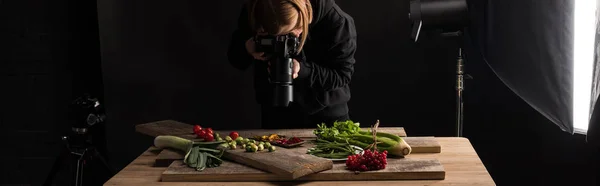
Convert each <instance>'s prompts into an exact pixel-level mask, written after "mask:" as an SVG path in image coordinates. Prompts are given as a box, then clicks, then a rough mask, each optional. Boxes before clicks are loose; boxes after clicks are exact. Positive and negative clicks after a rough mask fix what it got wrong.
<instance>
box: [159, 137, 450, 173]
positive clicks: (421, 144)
mask: <svg viewBox="0 0 600 186" xmlns="http://www.w3.org/2000/svg"><path fill="white" fill-rule="evenodd" d="M305 139H306V138H305ZM403 139H404V140H406V142H407V143H408V144H409V145H410V146H411V148H412V152H411V153H439V152H441V146H440V144H439V143H438V142H437V140H435V138H434V137H404V138H403ZM278 149H285V148H283V147H278ZM183 157H184V155H183V154H180V153H178V152H175V151H171V150H169V149H165V150H163V151H161V152H160V153H159V154H158V156H156V161H155V163H154V166H156V167H167V166H169V165H171V163H173V162H174V161H176V160H183ZM408 157H410V155H408Z"/></svg>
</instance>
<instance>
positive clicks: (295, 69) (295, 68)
mask: <svg viewBox="0 0 600 186" xmlns="http://www.w3.org/2000/svg"><path fill="white" fill-rule="evenodd" d="M293 61H294V66H292V78H293V79H296V78H297V77H298V72H300V63H299V62H298V61H297V60H296V59H293ZM268 64H269V67H271V62H269V63H268ZM267 71H268V72H269V73H271V71H270V70H269V68H268V67H267Z"/></svg>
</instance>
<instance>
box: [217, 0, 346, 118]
mask: <svg viewBox="0 0 600 186" xmlns="http://www.w3.org/2000/svg"><path fill="white" fill-rule="evenodd" d="M266 34H269V35H286V34H293V35H295V36H296V37H298V38H299V39H300V49H299V52H298V54H297V56H295V57H294V60H293V62H294V66H293V72H294V74H293V78H294V80H293V86H294V102H293V103H292V104H290V106H289V107H286V108H275V107H271V104H270V100H271V99H270V98H271V97H272V94H273V93H272V92H273V86H272V85H271V84H270V83H269V81H268V76H269V72H268V70H267V69H268V65H269V64H268V63H267V59H266V58H267V56H265V55H264V54H263V53H257V52H256V50H255V48H256V47H255V45H254V41H253V37H254V36H256V35H266ZM355 51H356V29H355V26H354V20H353V19H352V17H351V16H349V15H348V14H346V13H345V12H344V11H342V9H341V8H340V7H339V6H338V5H337V4H336V3H335V1H334V0H249V1H248V2H246V3H245V5H244V7H243V8H242V11H241V14H240V17H239V20H238V28H237V29H236V30H235V31H234V33H233V34H232V40H231V43H230V46H229V52H228V57H229V62H230V63H231V64H232V65H233V66H234V67H236V68H238V69H241V70H245V69H247V68H248V67H250V66H251V65H254V87H255V89H256V99H257V101H258V103H259V104H261V106H262V107H261V108H262V110H261V112H262V128H315V127H316V126H317V124H320V123H327V124H328V125H331V124H332V123H333V122H334V121H345V120H348V119H350V117H349V114H348V113H349V109H348V104H347V103H348V101H349V100H350V97H351V96H350V80H351V79H352V75H353V74H354V63H355V59H354V53H355Z"/></svg>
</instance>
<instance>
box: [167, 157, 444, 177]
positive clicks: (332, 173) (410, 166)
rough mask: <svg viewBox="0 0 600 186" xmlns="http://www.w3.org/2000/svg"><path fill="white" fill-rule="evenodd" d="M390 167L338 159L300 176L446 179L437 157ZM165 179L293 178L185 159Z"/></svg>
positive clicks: (393, 162)
mask: <svg viewBox="0 0 600 186" xmlns="http://www.w3.org/2000/svg"><path fill="white" fill-rule="evenodd" d="M388 161H389V162H388V166H387V167H386V169H383V170H378V171H369V172H361V173H354V172H352V171H348V170H346V165H345V164H344V163H343V162H342V163H339V162H336V163H335V164H334V165H333V168H332V169H330V170H326V171H323V172H319V173H317V174H310V175H307V176H304V177H300V178H298V179H296V180H303V181H340V180H344V181H345V180H419V179H425V180H443V179H444V176H445V172H444V168H443V166H442V165H441V164H440V162H439V161H438V160H436V159H408V158H403V159H388ZM161 181H163V182H198V181H291V180H290V179H286V178H285V177H281V176H278V175H276V174H273V173H269V172H265V171H261V170H259V169H254V168H251V167H248V166H244V165H241V164H238V163H232V162H229V161H226V162H224V163H223V164H221V166H220V167H217V168H210V169H205V170H204V171H202V172H198V171H195V170H194V169H191V168H189V167H187V165H185V164H183V162H182V161H181V160H178V161H175V162H173V163H172V164H171V165H170V166H169V168H168V169H167V170H166V171H165V172H163V174H162V180H161Z"/></svg>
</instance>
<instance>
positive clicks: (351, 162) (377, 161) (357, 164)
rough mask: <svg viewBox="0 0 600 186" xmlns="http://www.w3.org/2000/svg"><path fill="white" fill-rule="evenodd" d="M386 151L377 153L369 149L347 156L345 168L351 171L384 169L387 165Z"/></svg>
mask: <svg viewBox="0 0 600 186" xmlns="http://www.w3.org/2000/svg"><path fill="white" fill-rule="evenodd" d="M387 153H388V152H387V151H383V152H381V153H380V152H378V151H371V150H369V149H367V150H365V152H364V153H363V154H362V155H360V154H355V155H350V156H348V160H346V167H348V169H350V170H351V171H370V170H380V169H385V166H386V165H387Z"/></svg>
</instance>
